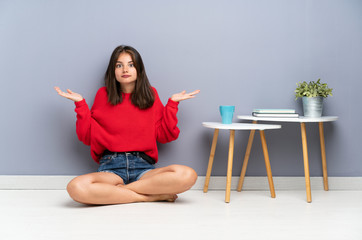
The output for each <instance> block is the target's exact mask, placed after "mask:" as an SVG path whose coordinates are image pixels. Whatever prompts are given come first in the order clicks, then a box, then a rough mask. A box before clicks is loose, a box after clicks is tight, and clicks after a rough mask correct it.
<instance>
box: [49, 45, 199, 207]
mask: <svg viewBox="0 0 362 240" xmlns="http://www.w3.org/2000/svg"><path fill="white" fill-rule="evenodd" d="M55 90H56V91H57V92H58V94H59V95H60V96H62V97H65V98H68V99H70V100H72V101H74V102H75V106H76V107H75V112H76V113H77V123H76V131H77V135H78V138H79V140H81V141H82V142H83V143H84V144H86V145H90V147H91V155H92V158H93V159H94V160H95V161H96V162H97V163H99V164H100V165H99V168H98V171H97V172H95V173H89V174H85V175H82V176H78V177H76V178H74V179H73V180H72V181H71V182H70V183H69V184H68V186H67V191H68V193H69V195H70V197H71V198H73V199H74V200H75V201H77V202H80V203H85V204H120V203H132V202H150V201H175V200H176V198H177V195H176V194H178V193H182V192H184V191H186V190H188V189H190V188H191V187H192V186H193V185H194V184H195V181H196V179H197V174H196V172H195V171H194V170H193V169H192V168H190V167H187V166H182V165H170V166H167V167H162V168H155V167H154V164H155V163H156V162H157V161H158V151H157V145H156V141H158V142H160V143H166V142H170V141H173V140H175V139H177V137H178V135H179V132H180V130H179V129H178V127H177V117H176V113H177V111H178V104H179V102H180V101H183V100H186V99H190V98H193V97H195V94H197V93H199V92H200V91H199V90H196V91H194V92H192V93H186V91H183V92H181V93H177V94H174V95H172V97H171V98H170V99H169V100H168V103H167V104H166V106H163V105H162V103H161V101H160V98H159V96H158V94H157V91H156V89H155V88H153V87H151V85H150V83H149V81H148V78H147V75H146V72H145V68H144V65H143V61H142V58H141V56H140V54H139V53H138V52H137V50H136V49H134V48H132V47H130V46H124V45H122V46H119V47H117V48H116V49H115V50H114V51H113V53H112V56H111V58H110V61H109V65H108V68H107V71H106V74H105V87H102V88H100V89H99V90H98V92H97V94H96V97H95V100H94V103H93V106H92V109H91V110H89V107H88V105H87V103H86V101H85V99H84V98H83V97H82V96H81V95H80V94H78V93H75V92H72V91H71V90H69V89H67V92H63V91H61V90H60V89H59V88H58V87H55Z"/></svg>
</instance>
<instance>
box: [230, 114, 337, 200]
mask: <svg viewBox="0 0 362 240" xmlns="http://www.w3.org/2000/svg"><path fill="white" fill-rule="evenodd" d="M237 118H238V119H241V120H251V121H253V124H256V123H257V122H258V121H267V122H297V123H300V126H301V135H302V147H303V161H304V175H305V185H306V193H307V202H309V203H310V202H312V194H311V187H310V176H309V161H308V147H307V134H306V130H305V123H316V122H317V123H318V125H319V137H320V144H321V157H322V166H323V183H324V190H325V191H328V173H327V160H326V149H325V142H324V129H323V123H324V122H333V121H336V120H337V119H338V117H336V116H323V117H319V118H307V117H299V118H270V117H269V118H266V117H254V116H238V117H237ZM253 138H254V136H253V135H252V133H250V136H249V142H248V145H250V148H251V145H252V143H253ZM248 154H250V150H249V153H248V152H247V153H246V154H245V159H244V163H243V168H242V171H241V174H240V180H239V186H242V184H243V179H244V176H245V170H246V167H247V164H248V159H249V157H248V156H247V155H248ZM245 160H246V161H245Z"/></svg>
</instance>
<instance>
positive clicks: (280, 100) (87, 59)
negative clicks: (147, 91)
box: [0, 0, 362, 176]
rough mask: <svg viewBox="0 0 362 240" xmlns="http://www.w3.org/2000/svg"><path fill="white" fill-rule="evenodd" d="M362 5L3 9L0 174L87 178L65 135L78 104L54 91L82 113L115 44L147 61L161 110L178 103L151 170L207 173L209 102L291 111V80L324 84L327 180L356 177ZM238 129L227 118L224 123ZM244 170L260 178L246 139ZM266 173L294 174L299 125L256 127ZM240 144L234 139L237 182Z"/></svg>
mask: <svg viewBox="0 0 362 240" xmlns="http://www.w3.org/2000/svg"><path fill="white" fill-rule="evenodd" d="M361 13H362V1H357V0H356V1H352V0H346V1H337V0H336V1H333V0H325V1H302V0H295V1H290V0H276V1H267V0H265V1H261V0H250V1H216V0H211V1H209V0H208V1H206V0H202V1H191V0H185V1H177V2H176V1H167V0H153V1H146V0H144V1H120V0H114V1H97V0H87V1H86V0H83V1H60V0H59V1H45V0H44V1H40V0H34V1H25V0H15V1H13V0H11V1H10V0H5V1H4V0H2V1H0V79H1V83H2V84H1V85H2V88H1V94H0V104H1V105H0V106H1V108H0V109H1V112H2V113H1V118H0V128H1V129H0V146H1V157H0V165H1V167H0V174H12V175H16V174H30V175H31V174H37V175H42V174H45V175H49V174H56V175H71V174H84V173H88V172H92V171H95V170H96V168H97V164H96V163H94V162H93V160H92V159H91V157H90V152H89V147H87V146H85V145H83V144H82V143H81V142H79V141H78V139H77V136H76V133H75V113H74V104H73V103H72V102H71V101H69V100H66V99H63V98H61V97H59V96H58V95H57V94H56V92H55V91H54V90H53V86H60V87H61V88H62V89H65V88H70V89H72V90H73V91H76V92H79V93H81V94H82V95H83V96H84V97H85V98H86V100H87V101H88V103H89V105H92V103H93V98H94V95H95V93H96V91H97V89H98V88H99V87H100V86H102V84H103V80H102V77H103V74H104V72H105V69H106V66H107V63H108V60H109V57H110V54H111V52H112V51H113V49H114V48H115V47H116V46H118V45H120V44H129V45H132V46H134V47H135V48H136V49H138V50H139V52H140V53H141V55H142V56H143V60H144V63H145V66H146V71H147V73H148V76H149V78H150V81H151V83H152V85H153V86H155V87H156V88H157V89H158V91H159V94H160V97H161V99H162V101H163V102H164V103H166V101H167V98H168V97H169V96H171V95H172V94H173V93H175V92H179V91H182V90H184V89H185V90H187V91H192V90H195V89H201V90H202V92H201V93H200V94H199V95H198V96H197V98H195V99H193V100H189V101H184V102H182V103H181V104H180V110H179V113H178V117H179V127H180V129H181V135H180V138H179V139H178V140H177V141H175V142H172V143H169V144H167V145H160V162H159V164H158V166H165V165H169V164H174V163H179V164H185V165H188V166H191V167H193V168H195V169H196V171H197V172H198V174H199V175H205V173H206V168H207V162H208V157H209V152H210V145H211V140H212V134H213V131H212V130H211V129H206V128H203V127H202V126H201V122H203V121H220V117H219V113H218V106H219V105H220V104H233V105H235V106H236V114H242V115H246V114H250V113H251V111H252V109H253V108H295V109H297V111H298V112H299V113H302V109H301V102H300V100H298V101H295V100H294V89H295V87H296V82H299V81H304V80H305V81H310V80H317V79H318V78H321V79H322V81H323V82H327V83H328V84H329V85H330V87H332V88H334V92H333V93H334V96H333V97H329V98H328V99H326V102H325V109H324V115H336V116H339V117H340V118H339V120H338V121H337V122H334V123H327V124H325V137H326V149H327V165H328V173H329V175H330V176H362V161H361V156H362V150H361V149H362V148H361V140H360V135H361V133H362V131H361V130H362V129H361V124H360V123H359V122H360V119H361V118H362V111H361V107H360V105H361V100H360V96H359V91H360V89H361V88H362V81H361V76H362V67H361V66H362V44H361V43H362V14H361ZM234 120H235V121H237V120H236V119H234ZM317 130H318V128H317V126H316V125H315V124H307V136H308V147H309V158H310V171H311V175H312V176H321V174H322V170H321V161H320V150H319V135H318V131H317ZM256 137H257V138H256V140H255V144H254V146H253V149H252V153H251V159H250V161H249V167H248V170H247V175H249V176H263V175H266V172H265V166H264V161H263V155H262V151H261V145H260V139H259V137H258V135H256ZM266 137H267V142H268V147H269V154H270V160H271V166H272V171H273V175H274V176H303V175H304V171H303V161H302V149H301V137H300V127H299V125H298V124H292V123H287V124H283V128H282V129H281V130H272V131H267V132H266ZM247 139H248V133H247V132H237V134H236V139H235V141H236V143H235V144H236V148H235V155H234V172H233V173H234V175H238V174H239V173H240V169H241V164H242V158H243V155H244V153H245V147H246V143H247ZM227 148H228V133H227V132H226V131H223V132H221V133H220V136H219V145H218V146H217V153H216V156H215V164H214V169H213V174H214V175H225V174H226V159H227Z"/></svg>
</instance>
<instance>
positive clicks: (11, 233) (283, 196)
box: [0, 190, 362, 240]
mask: <svg viewBox="0 0 362 240" xmlns="http://www.w3.org/2000/svg"><path fill="white" fill-rule="evenodd" d="M224 198H225V191H215V190H214V191H209V192H208V193H206V194H205V193H203V192H202V191H200V190H190V191H188V192H186V193H184V194H181V195H179V199H178V200H177V201H176V202H175V203H166V202H159V203H136V204H125V205H113V206H96V207H89V206H84V205H81V204H78V203H76V202H73V201H72V200H71V199H70V198H69V197H68V195H67V193H66V191H64V190H1V191H0V239H4V240H12V239H24V240H28V239H37V240H42V239H47V240H49V239H50V240H53V239H62V240H71V239H77V240H81V239H87V240H92V239H102V240H108V239H136V240H137V239H172V240H174V239H184V240H191V239H220V240H221V239H227V238H230V239H288V240H290V239H308V240H309V239H318V240H324V239H338V240H340V239H348V240H360V239H362V230H361V229H362V227H361V226H362V191H328V192H325V191H313V202H312V203H307V202H306V200H305V191H302V190H300V191H278V192H277V196H276V198H275V199H273V198H271V197H270V193H269V191H242V192H236V191H232V192H231V202H230V203H229V204H227V203H225V202H224Z"/></svg>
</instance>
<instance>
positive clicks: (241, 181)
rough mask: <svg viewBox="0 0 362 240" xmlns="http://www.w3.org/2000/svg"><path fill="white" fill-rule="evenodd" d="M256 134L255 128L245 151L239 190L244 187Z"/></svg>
mask: <svg viewBox="0 0 362 240" xmlns="http://www.w3.org/2000/svg"><path fill="white" fill-rule="evenodd" d="M253 123H256V121H253ZM254 135H255V130H251V131H250V134H249V140H248V145H247V146H246V152H245V156H244V161H243V167H242V169H241V173H240V178H239V183H238V188H237V191H238V192H240V191H241V189H242V188H243V184H244V178H245V173H246V168H247V167H248V162H249V157H250V152H251V147H252V146H253V141H254Z"/></svg>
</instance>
